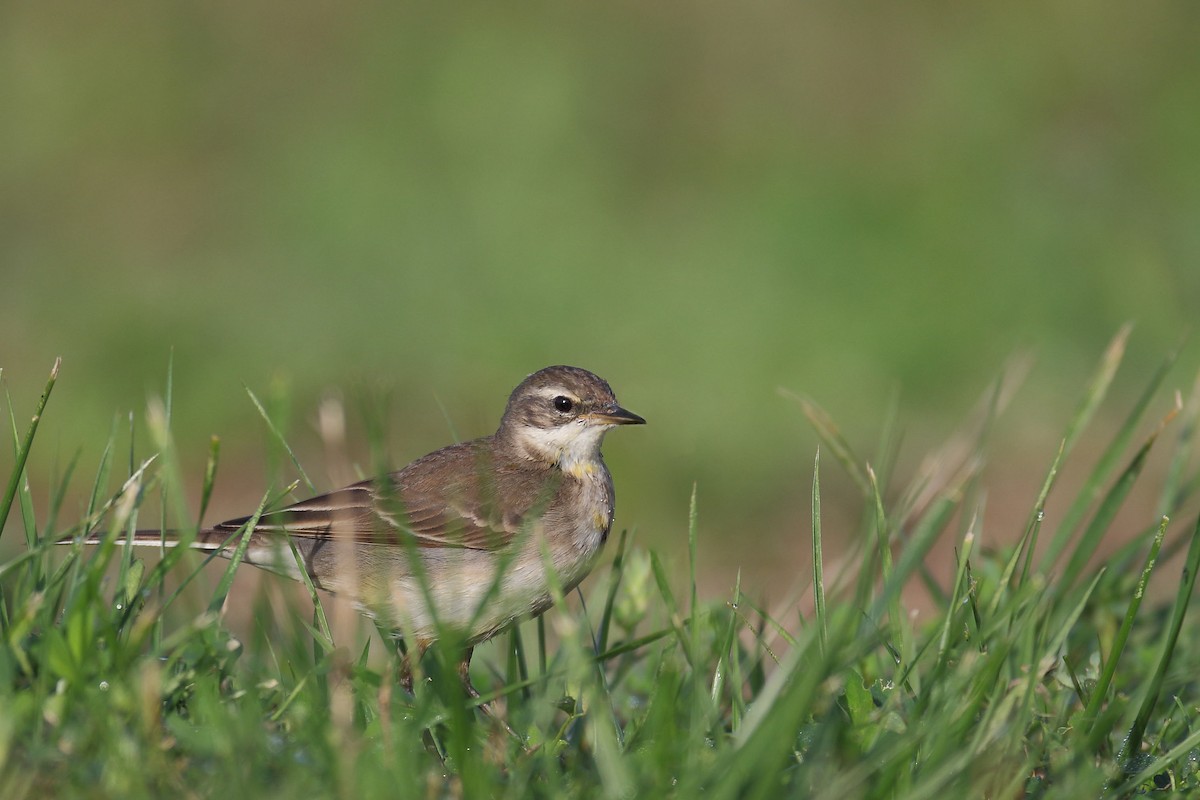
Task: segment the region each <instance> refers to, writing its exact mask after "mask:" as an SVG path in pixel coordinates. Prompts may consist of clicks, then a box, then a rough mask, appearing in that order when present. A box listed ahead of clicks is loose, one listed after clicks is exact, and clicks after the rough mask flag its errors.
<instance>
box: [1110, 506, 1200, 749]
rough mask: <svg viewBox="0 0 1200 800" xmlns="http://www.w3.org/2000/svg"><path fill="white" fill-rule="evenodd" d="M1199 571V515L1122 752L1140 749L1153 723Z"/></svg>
mask: <svg viewBox="0 0 1200 800" xmlns="http://www.w3.org/2000/svg"><path fill="white" fill-rule="evenodd" d="M1198 573H1200V517H1198V518H1197V519H1196V527H1195V529H1194V530H1193V531H1192V540H1191V543H1190V544H1189V545H1188V554H1187V561H1186V563H1185V564H1184V567H1183V577H1182V578H1181V579H1180V581H1179V591H1178V592H1177V593H1176V595H1175V605H1174V606H1173V607H1172V608H1171V622H1170V624H1169V625H1168V626H1167V629H1166V633H1165V636H1164V638H1163V645H1162V652H1161V653H1160V654H1159V657H1158V661H1157V663H1156V665H1155V668H1154V673H1153V675H1152V676H1151V678H1150V681H1149V682H1148V684H1147V686H1146V690H1145V694H1144V695H1143V696H1142V703H1141V707H1140V708H1139V709H1138V714H1137V717H1136V718H1135V719H1134V722H1133V727H1132V728H1130V730H1129V736H1128V737H1126V739H1125V744H1124V745H1123V746H1122V748H1121V751H1122V754H1123V755H1126V756H1131V755H1134V754H1136V753H1138V752H1139V751H1140V750H1141V746H1142V740H1143V738H1144V737H1145V735H1146V727H1147V726H1148V725H1149V724H1150V716H1151V715H1152V714H1153V713H1154V706H1155V704H1156V703H1157V702H1158V698H1159V695H1160V694H1161V693H1162V685H1163V678H1164V677H1165V676H1166V674H1167V667H1169V666H1170V664H1171V658H1172V656H1173V655H1174V653H1175V645H1176V643H1177V642H1178V641H1179V632H1180V631H1181V630H1182V629H1183V619H1184V617H1185V616H1186V615H1187V611H1188V605H1189V603H1190V602H1191V599H1192V592H1193V590H1194V589H1195V588H1196V575H1197V574H1198Z"/></svg>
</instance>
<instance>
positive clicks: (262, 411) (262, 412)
mask: <svg viewBox="0 0 1200 800" xmlns="http://www.w3.org/2000/svg"><path fill="white" fill-rule="evenodd" d="M243 388H244V389H245V390H246V394H248V395H250V402H252V403H254V407H255V408H256V409H258V414H259V416H261V417H262V418H263V421H264V422H266V423H267V430H268V431H270V432H271V436H273V437H274V438H275V441H276V442H278V443H279V446H280V447H282V448H283V450H284V452H286V453H287V454H288V458H290V459H291V460H292V464H293V465H294V466H295V467H296V471H297V472H299V473H300V478H301V480H303V481H304V483H305V485H307V486H308V488H309V489H310V490H312V491H314V492H315V491H316V490H317V487H316V484H314V483H313V482H312V481H311V480H310V479H309V477H308V473H307V472H305V471H304V467H302V466H300V459H298V458H297V457H296V454H295V453H294V452H293V451H292V446H291V445H289V444H288V443H287V439H286V438H285V437H284V435H283V432H282V431H280V430H279V428H278V427H276V425H275V421H274V420H273V419H271V415H270V414H268V413H267V409H266V408H265V407H264V406H263V404H262V402H261V401H260V400H259V399H258V395H256V394H254V391H253V390H252V389H251V388H250V387H249V386H244V387H243Z"/></svg>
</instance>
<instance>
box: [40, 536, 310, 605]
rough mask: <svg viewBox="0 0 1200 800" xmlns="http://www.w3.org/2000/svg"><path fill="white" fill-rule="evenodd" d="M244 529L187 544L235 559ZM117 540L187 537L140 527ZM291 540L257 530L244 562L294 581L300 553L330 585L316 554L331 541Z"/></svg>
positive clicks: (178, 540) (169, 542) (148, 542)
mask: <svg viewBox="0 0 1200 800" xmlns="http://www.w3.org/2000/svg"><path fill="white" fill-rule="evenodd" d="M243 532H244V531H243V530H241V529H240V528H239V527H231V526H227V525H225V524H222V525H218V526H217V527H215V528H204V529H202V530H200V531H199V532H197V534H196V536H195V538H194V539H192V540H191V541H188V542H187V543H186V545H187V547H189V548H191V549H193V550H200V551H204V552H208V553H214V554H215V555H218V556H221V557H222V558H232V557H233V555H234V553H235V552H236V551H237V548H238V545H239V544H240V542H241V537H242V534H243ZM107 535H108V534H107V533H104V532H96V533H90V534H88V536H87V537H86V538H85V539H83V540H82V542H83V544H88V545H96V544H100V543H101V542H102V541H104V539H105V537H106V536H107ZM77 541H79V540H78V539H61V540H59V542H58V544H60V545H61V544H75V543H76V542H77ZM115 541H116V543H117V544H118V545H120V546H124V545H125V544H127V543H128V544H132V545H135V546H137V547H147V548H150V547H156V548H160V549H162V548H172V547H179V546H180V545H183V544H184V543H185V538H184V537H183V536H182V535H181V534H180V532H179V531H177V530H161V531H160V530H139V531H134V533H133V537H132V538H129V537H128V536H126V535H124V534H119V535H118V536H117V538H116V540H115ZM288 541H289V537H286V536H283V535H281V534H279V533H277V532H274V531H259V530H255V531H254V532H253V533H251V534H250V541H249V543H248V546H247V547H246V550H245V552H244V553H243V554H242V561H243V562H245V563H246V564H250V565H251V566H254V567H259V568H261V569H265V570H268V571H270V572H275V573H278V574H280V575H284V576H286V577H288V578H292V579H293V580H301V579H302V575H301V571H300V566H299V565H298V564H297V559H296V555H297V554H298V555H299V556H300V563H302V564H303V565H304V571H305V572H307V573H308V577H309V578H310V579H311V580H312V581H313V583H314V584H315V585H316V586H317V587H318V588H322V589H324V588H328V587H327V586H326V585H325V584H326V581H325V580H324V578H325V576H324V575H323V574H322V571H321V570H320V569H318V568H316V565H315V564H314V557H315V556H316V555H317V553H318V552H319V551H320V550H321V549H322V547H323V546H324V545H326V544H329V540H328V539H327V538H326V539H305V538H295V539H292V540H291V545H292V546H294V547H295V548H296V553H293V552H292V550H291V547H289V544H288Z"/></svg>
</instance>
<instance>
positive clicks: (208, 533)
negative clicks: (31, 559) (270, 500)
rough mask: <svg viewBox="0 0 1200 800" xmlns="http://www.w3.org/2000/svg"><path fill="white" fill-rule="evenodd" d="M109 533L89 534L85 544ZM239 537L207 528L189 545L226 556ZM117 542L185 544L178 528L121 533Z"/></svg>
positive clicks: (225, 531) (147, 544)
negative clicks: (131, 533) (127, 534)
mask: <svg viewBox="0 0 1200 800" xmlns="http://www.w3.org/2000/svg"><path fill="white" fill-rule="evenodd" d="M107 535H108V534H107V533H105V532H103V531H95V532H93V533H90V534H88V536H87V538H85V539H83V543H84V544H100V543H101V542H103V541H104V539H105V538H106V537H107ZM236 540H237V537H236V536H235V535H234V533H233V532H232V531H228V530H218V529H216V528H205V529H203V530H201V531H200V532H199V533H197V534H196V538H195V539H193V540H192V541H190V542H188V546H189V547H191V548H193V549H196V550H205V551H208V552H216V553H217V554H219V555H222V556H225V557H226V558H228V557H230V556H231V555H233V546H235V545H236ZM77 541H79V540H77V539H72V538H68V539H60V540H59V541H58V544H75V542H77ZM116 543H117V544H119V545H125V544H133V545H136V546H138V547H178V546H179V545H181V544H183V539H182V536H181V534H180V532H179V531H176V530H162V531H160V530H151V529H147V530H140V531H134V532H133V538H132V539H131V538H129V537H128V536H126V535H124V534H121V535H118V536H117V539H116Z"/></svg>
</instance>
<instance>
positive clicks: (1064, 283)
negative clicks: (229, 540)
mask: <svg viewBox="0 0 1200 800" xmlns="http://www.w3.org/2000/svg"><path fill="white" fill-rule="evenodd" d="M1198 30H1200V6H1197V5H1196V4H1191V3H1157V4H1113V5H1111V6H1107V5H1095V4H1083V3H1078V2H1065V3H1057V4H1025V3H1006V4H979V5H978V6H964V5H962V4H951V3H932V4H924V5H911V4H880V5H874V4H828V5H825V4H811V3H782V2H770V1H768V2H762V3H715V2H699V3H687V4H685V3H660V4H645V3H632V2H615V3H604V4H550V3H546V4H527V5H524V6H520V7H519V8H514V7H512V6H509V5H507V4H489V3H466V4H462V3H455V4H403V5H401V6H399V7H397V6H394V5H390V4H370V3H350V4H328V3H315V2H309V1H308V0H302V1H301V2H288V3H278V2H275V3H269V2H261V3H241V2H213V3H205V4H195V3H160V2H116V3H98V2H83V3H76V4H71V5H70V6H62V5H60V4H49V3H33V2H10V3H5V4H4V5H3V7H2V8H0V64H2V65H3V66H2V69H0V108H2V109H3V110H2V111H0V117H2V121H0V274H2V281H0V367H3V370H4V373H3V378H4V381H5V383H6V384H7V386H8V388H9V390H10V391H11V393H12V396H13V400H14V402H15V405H16V408H17V410H18V413H19V415H20V416H21V417H24V416H25V415H26V414H27V413H28V412H29V411H30V410H31V409H32V407H33V403H34V400H35V398H36V395H37V393H38V392H39V391H40V388H41V386H42V384H43V382H44V380H45V375H46V372H47V370H48V368H49V366H50V364H51V363H52V361H53V358H54V357H55V356H57V355H61V356H63V359H64V365H63V373H62V377H61V380H60V383H59V386H58V388H57V389H56V393H55V396H54V397H53V399H52V401H51V404H50V409H49V413H48V415H47V418H46V422H45V426H44V428H43V430H42V433H41V434H40V438H41V441H40V442H39V445H38V447H37V449H36V450H35V453H34V458H33V461H32V468H33V475H34V478H35V493H36V494H37V495H38V502H39V503H43V504H44V502H45V494H46V485H47V484H46V483H45V479H46V478H47V477H48V476H50V475H52V474H54V472H55V471H56V470H61V469H62V468H63V465H64V464H65V463H66V462H67V461H68V460H69V459H70V458H71V456H72V455H73V454H75V453H76V452H77V451H79V452H80V453H81V456H80V471H81V474H82V475H83V476H84V478H83V479H82V480H80V481H78V485H77V488H78V490H79V492H80V493H81V494H82V493H83V492H84V491H86V488H87V485H88V483H89V482H90V477H89V473H90V472H91V471H92V470H94V469H95V465H96V463H97V461H98V459H99V455H100V451H101V449H102V447H103V445H104V442H105V441H106V439H107V437H108V435H109V431H110V428H111V426H112V424H113V420H114V418H116V417H118V416H121V415H126V414H128V413H129V412H130V411H133V412H135V413H136V414H137V415H138V416H139V417H140V416H141V414H142V413H143V410H144V408H145V402H146V398H147V396H148V395H151V394H156V393H161V392H162V389H163V384H164V381H165V375H166V365H167V363H168V359H169V358H170V357H171V353H172V351H173V353H174V365H175V366H174V377H175V419H174V423H175V428H176V431H177V434H178V438H179V447H180V452H181V458H182V461H183V465H184V468H185V471H186V473H187V474H188V475H189V477H190V478H191V479H192V481H193V483H194V484H195V486H196V487H197V488H198V486H199V483H200V475H201V472H202V468H203V463H204V457H205V453H206V448H207V441H208V437H209V435H210V434H217V435H219V436H220V437H221V439H222V442H223V453H222V469H221V471H220V473H219V475H218V482H217V492H216V496H215V499H214V507H213V512H212V514H211V515H210V517H211V518H212V519H215V518H217V517H222V516H228V515H234V514H239V513H243V512H245V511H248V508H247V506H252V505H253V504H254V503H255V502H257V499H258V498H259V497H260V496H261V493H262V491H263V490H264V487H265V485H266V484H267V483H268V481H269V479H270V473H271V470H270V467H269V464H270V461H271V458H270V457H269V452H270V449H269V446H267V445H265V444H264V442H265V441H266V436H265V434H264V429H263V424H262V422H261V420H260V418H259V416H258V414H257V412H256V411H255V410H254V408H253V406H252V405H251V403H250V401H249V400H248V399H247V397H246V394H245V392H244V391H243V384H245V385H248V386H249V387H251V388H252V389H254V390H255V391H256V392H257V393H259V394H260V396H268V395H271V394H272V393H273V392H276V391H279V390H278V389H277V388H272V387H278V386H285V387H286V391H287V393H288V394H289V396H290V398H291V401H290V408H291V415H290V416H291V423H290V427H289V430H290V432H291V437H292V440H293V442H294V443H295V444H296V446H297V449H298V451H299V452H300V454H301V457H302V458H303V460H304V463H305V464H306V466H307V467H308V469H309V470H310V472H311V473H313V475H314V477H316V478H317V479H318V481H317V482H318V483H319V484H323V485H322V486H321V487H320V488H329V485H330V483H329V477H328V473H323V472H322V469H323V466H324V458H325V456H324V454H323V451H322V448H321V443H320V439H319V437H318V435H317V434H316V432H315V427H314V424H313V420H314V419H315V417H316V407H317V404H318V402H319V399H320V398H321V397H322V396H323V395H324V394H325V393H327V392H329V391H331V390H337V391H339V392H340V393H341V394H342V396H343V397H345V399H346V402H347V407H348V409H349V412H350V416H351V418H352V420H353V419H361V414H359V413H358V409H360V408H361V407H363V406H369V407H371V408H376V409H378V408H386V411H382V412H376V413H377V414H378V415H379V416H381V418H382V419H384V420H386V430H387V434H386V445H387V451H388V454H389V457H390V459H391V460H392V461H393V463H395V464H396V465H400V464H403V463H405V462H407V461H408V460H410V459H412V458H414V457H416V456H418V455H421V454H423V453H425V452H427V451H429V450H431V449H434V448H435V447H437V446H440V445H441V444H445V443H446V442H448V441H449V440H450V439H451V437H452V435H453V434H452V433H451V431H452V430H453V431H455V432H456V433H457V435H459V436H461V437H463V438H468V437H472V436H476V435H479V434H482V433H486V432H490V430H492V428H493V427H494V425H495V423H496V421H497V420H498V417H499V413H500V411H501V409H502V408H503V404H504V401H505V399H506V397H507V394H508V392H509V391H510V390H511V388H512V387H513V386H514V385H515V384H516V383H517V382H518V381H519V380H520V379H521V378H522V377H524V376H525V375H526V374H527V373H529V372H531V371H533V370H535V369H538V368H540V367H542V366H545V365H547V364H552V363H571V364H577V365H580V366H584V367H587V368H589V369H592V370H594V371H596V372H598V373H600V374H601V375H603V376H604V377H606V378H607V379H609V381H610V382H611V383H612V384H613V386H614V388H615V389H616V391H617V393H618V396H619V397H620V399H621V400H622V402H623V403H624V404H625V405H627V406H628V407H629V408H631V409H633V410H635V411H637V412H638V413H640V414H642V415H644V416H645V417H646V418H647V419H648V420H649V422H650V424H649V425H648V426H647V427H646V428H644V429H636V430H622V431H618V432H617V433H616V434H615V435H613V436H611V437H610V439H609V442H608V444H607V446H606V452H607V454H608V459H609V462H610V465H611V466H612V467H613V470H614V473H615V474H616V480H617V487H618V494H619V503H618V525H620V526H636V527H637V529H638V535H639V536H640V537H641V538H642V539H643V540H644V541H647V542H650V543H652V544H654V545H655V546H656V547H658V548H659V549H662V550H663V551H664V552H666V553H668V554H670V556H671V557H673V558H677V559H680V560H682V558H683V553H684V552H685V548H684V544H683V543H684V541H685V532H686V528H687V508H688V498H689V495H690V492H691V487H692V485H693V483H696V484H697V485H698V487H699V508H700V536H701V552H702V559H703V561H704V564H703V568H704V570H705V571H706V572H707V573H709V574H716V575H720V576H721V580H722V585H724V586H728V585H731V581H732V576H733V571H734V570H735V569H736V568H737V567H739V566H744V567H746V568H747V569H748V570H749V571H750V575H751V576H754V575H755V574H757V573H756V572H755V570H760V571H762V574H764V575H766V574H771V575H776V576H778V575H779V574H781V573H782V574H786V573H788V571H789V570H791V571H799V570H800V569H801V568H802V567H803V564H804V561H805V556H804V554H805V553H806V552H807V548H808V545H807V543H806V536H807V531H808V521H807V520H808V513H809V511H808V502H809V501H808V493H809V486H810V481H811V461H812V457H813V452H814V450H815V447H816V438H815V436H814V435H813V434H812V433H811V431H810V430H809V429H808V428H807V426H806V424H805V423H804V421H803V419H802V417H801V414H800V412H799V409H798V407H797V406H796V405H795V403H794V402H792V401H789V400H787V399H785V398H784V397H782V396H781V395H780V394H779V392H778V388H779V387H787V388H789V389H792V390H795V391H798V392H802V393H805V394H808V395H810V396H812V397H814V398H815V399H816V400H818V401H819V402H820V403H821V404H822V405H824V406H825V407H826V408H828V409H830V411H831V412H832V413H833V414H834V416H835V417H836V418H837V419H838V420H839V422H840V423H841V424H842V425H843V427H844V428H845V430H846V432H847V435H848V436H849V437H850V438H851V439H852V440H853V441H854V442H855V443H856V444H859V445H861V446H862V449H863V450H864V451H865V452H869V451H870V449H871V443H872V442H873V439H874V437H875V435H876V433H877V428H878V425H879V423H880V421H881V419H882V417H883V415H884V412H885V408H886V407H887V404H888V398H889V396H890V395H891V393H892V392H893V391H894V390H896V389H897V388H899V391H900V413H901V417H902V418H903V419H904V420H905V422H906V424H907V425H908V428H909V433H908V435H907V441H906V450H905V452H906V453H907V454H909V456H908V458H909V459H910V460H909V461H907V462H906V461H902V465H903V464H906V463H908V464H911V463H912V462H913V461H915V460H916V459H917V458H918V457H919V456H920V455H921V454H922V453H923V452H924V449H926V448H927V447H928V445H929V443H930V442H931V441H932V440H933V439H934V438H936V437H940V436H944V435H946V434H948V433H949V432H950V431H952V430H954V429H955V428H956V427H957V425H958V423H959V421H960V420H961V419H962V418H963V417H964V416H965V415H966V413H967V411H968V409H969V408H970V407H971V405H972V404H973V402H974V400H975V398H976V397H977V396H978V395H979V394H981V393H982V392H983V391H984V389H985V387H986V385H987V383H988V381H989V380H991V379H992V378H993V377H994V376H995V375H996V374H997V373H998V372H999V370H1000V368H1001V366H1002V364H1003V362H1004V361H1005V359H1006V358H1007V357H1008V356H1009V355H1010V354H1012V353H1014V352H1022V351H1031V352H1033V353H1034V354H1035V355H1036V357H1037V361H1036V366H1035V368H1034V370H1033V372H1032V374H1031V376H1030V378H1029V380H1028V382H1027V385H1026V388H1025V389H1024V390H1023V392H1022V394H1021V395H1020V399H1019V401H1018V405H1017V408H1016V410H1015V411H1014V412H1013V413H1014V415H1015V418H1014V419H1012V420H1010V423H1009V425H1008V433H1007V435H1006V437H1005V445H1006V447H1007V450H1006V453H1007V458H1006V460H1004V461H1001V462H1000V464H999V465H998V466H997V467H996V469H997V470H999V473H1000V474H999V475H998V476H997V481H998V485H999V486H1000V487H1003V486H1005V485H1007V484H1006V483H1005V481H1006V480H1009V479H1011V483H1012V484H1013V485H1014V486H1015V487H1017V488H1020V489H1022V490H1024V489H1027V488H1028V487H1029V486H1031V485H1035V484H1036V483H1037V482H1038V480H1039V476H1038V474H1037V473H1039V472H1040V471H1042V470H1044V468H1045V466H1046V465H1047V464H1048V463H1049V461H1050V459H1051V458H1052V456H1053V452H1054V448H1055V446H1056V444H1057V437H1058V435H1059V434H1060V432H1061V429H1062V427H1063V425H1065V420H1066V416H1067V414H1068V412H1069V409H1070V408H1071V407H1072V406H1073V404H1074V403H1075V401H1076V400H1077V398H1078V397H1079V395H1080V393H1081V391H1082V387H1083V384H1084V382H1085V380H1086V378H1087V376H1088V375H1089V374H1090V372H1091V371H1092V369H1093V367H1094V365H1095V363H1096V360H1097V359H1098V357H1099V354H1100V352H1101V351H1102V349H1103V347H1104V346H1105V344H1106V343H1107V341H1108V340H1109V338H1110V337H1111V336H1112V335H1113V333H1114V332H1115V331H1116V330H1117V328H1118V327H1119V326H1120V324H1122V323H1123V322H1125V321H1128V320H1132V321H1134V322H1135V323H1136V331H1135V335H1134V338H1133V340H1132V343H1131V350H1130V359H1129V362H1128V365H1127V367H1126V372H1125V373H1124V374H1123V378H1122V381H1121V383H1120V386H1121V388H1122V391H1124V392H1126V393H1132V392H1133V391H1135V390H1137V389H1138V388H1140V385H1141V381H1142V380H1144V379H1145V377H1146V376H1147V375H1149V373H1150V372H1151V370H1152V369H1153V367H1154V366H1155V365H1156V364H1157V363H1158V361H1159V360H1160V358H1161V357H1162V355H1163V354H1164V353H1165V352H1166V351H1167V350H1168V349H1170V347H1172V346H1173V345H1174V344H1175V342H1176V341H1177V340H1178V339H1179V338H1180V336H1181V335H1183V334H1184V333H1185V332H1186V329H1187V327H1188V326H1189V324H1190V323H1191V322H1192V319H1193V317H1194V315H1195V309H1196V308H1197V300H1200V156H1198V148H1197V141H1198V140H1197V131H1200V94H1198V91H1197V87H1198V86H1200V47H1197V46H1196V31H1198ZM1196 350H1197V348H1196V347H1192V348H1190V349H1188V350H1187V351H1186V352H1185V356H1184V359H1183V361H1184V363H1183V365H1182V367H1181V371H1180V372H1178V373H1177V376H1179V377H1178V380H1177V382H1178V383H1180V384H1182V385H1184V386H1185V387H1186V385H1187V384H1188V383H1190V375H1192V374H1194V372H1195V368H1196V366H1197V364H1200V360H1198V359H1197V352H1196ZM383 398H388V400H387V404H386V406H385V405H384V399H383ZM137 446H138V448H139V453H140V454H142V455H145V454H146V453H147V452H148V450H149V445H148V443H147V441H146V437H145V436H144V434H143V435H141V438H140V440H139V442H138V445H137ZM0 450H3V451H4V452H5V453H8V452H9V448H0ZM351 451H352V454H353V455H354V457H355V458H356V460H357V461H358V462H359V463H360V464H362V465H363V466H364V468H369V466H370V457H369V456H368V455H367V446H366V436H365V434H364V433H363V430H362V426H361V425H359V426H357V427H355V428H353V429H352V435H351ZM4 459H10V456H7V455H6V456H0V474H5V475H6V474H7V468H6V467H5V465H6V464H7V463H9V462H8V461H5V460H4ZM828 463H829V467H828V469H827V472H828V473H829V475H828V479H827V485H828V489H827V491H828V492H829V495H828V497H827V500H826V508H827V513H830V514H834V515H835V518H836V515H837V513H838V508H839V507H840V506H841V505H842V504H843V501H848V500H849V498H850V496H851V494H852V493H851V491H850V490H849V489H848V488H846V486H845V483H844V482H842V483H839V477H838V476H837V475H836V468H835V467H834V466H833V464H832V459H829V460H828ZM1006 475H1007V476H1009V478H1006V477H1005V476H1006ZM39 479H40V482H39ZM1033 493H1034V490H1033V489H1029V490H1028V491H1026V492H1025V494H1024V495H1022V496H1021V498H1020V501H1019V503H1020V508H1021V509H1022V511H1021V512H1020V513H1024V512H1023V509H1025V508H1027V507H1028V505H1029V504H1030V503H1031V502H1032V497H1033ZM994 504H995V503H994ZM81 506H82V501H73V503H69V504H68V509H69V510H72V509H74V510H77V509H79V508H81ZM210 521H211V520H210ZM830 529H832V526H831V528H830ZM998 535H1003V534H998ZM5 538H6V540H9V541H8V544H9V545H11V544H13V542H15V541H16V540H17V539H19V538H20V537H18V536H17V535H16V533H15V531H9V535H8V536H6V537H5Z"/></svg>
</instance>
